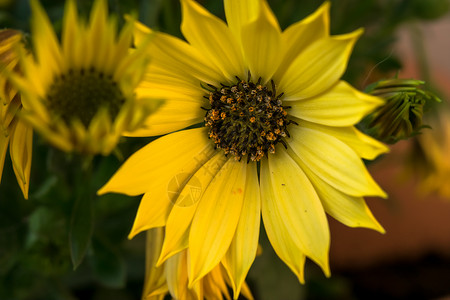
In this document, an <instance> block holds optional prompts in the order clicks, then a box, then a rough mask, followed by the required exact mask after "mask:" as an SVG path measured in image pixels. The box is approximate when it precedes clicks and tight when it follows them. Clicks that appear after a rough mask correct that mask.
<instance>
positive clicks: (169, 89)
mask: <svg viewBox="0 0 450 300" xmlns="http://www.w3.org/2000/svg"><path fill="white" fill-rule="evenodd" d="M138 95H139V98H145V97H148V98H160V99H172V98H180V99H186V101H193V102H198V103H204V102H205V101H204V98H203V96H205V95H207V92H206V91H205V90H204V89H203V88H201V86H200V83H199V81H198V79H196V78H194V77H192V76H186V75H185V74H183V73H181V72H180V71H178V72H177V73H174V72H172V71H170V70H168V69H167V67H160V66H157V65H155V64H154V63H152V64H150V67H149V68H148V69H147V73H146V74H145V75H144V78H143V81H142V82H141V83H140V84H139V88H138Z"/></svg>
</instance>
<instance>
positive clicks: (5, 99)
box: [0, 29, 33, 198]
mask: <svg viewBox="0 0 450 300" xmlns="http://www.w3.org/2000/svg"><path fill="white" fill-rule="evenodd" d="M17 48H22V51H24V52H25V50H24V49H23V43H22V34H21V33H20V32H19V31H16V30H11V29H5V30H0V69H2V70H7V71H8V72H20V68H19V65H18V61H19V56H18V55H17V52H16V49H17ZM0 98H1V99H0V101H1V104H0V130H1V132H0V180H1V178H2V173H3V165H4V162H5V157H6V152H7V150H8V144H9V155H10V156H11V161H12V165H13V169H14V173H15V174H16V178H17V182H18V183H19V186H20V188H21V190H22V193H23V196H24V197H25V198H28V187H29V181H30V170H31V153H32V146H33V130H32V128H31V127H30V126H29V125H28V124H26V123H25V122H23V121H22V120H21V119H20V118H18V117H17V114H18V112H19V111H21V110H22V100H21V97H20V94H19V93H18V92H17V90H16V89H15V88H14V87H13V86H12V85H11V82H10V81H9V80H8V79H7V78H6V77H5V75H4V72H2V74H1V75H0Z"/></svg>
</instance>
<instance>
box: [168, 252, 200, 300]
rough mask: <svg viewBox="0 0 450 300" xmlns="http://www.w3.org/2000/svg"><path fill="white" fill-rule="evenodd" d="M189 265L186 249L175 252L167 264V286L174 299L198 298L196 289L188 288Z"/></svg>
mask: <svg viewBox="0 0 450 300" xmlns="http://www.w3.org/2000/svg"><path fill="white" fill-rule="evenodd" d="M187 266H188V260H187V255H186V251H183V252H181V253H178V254H175V255H174V256H173V257H171V258H170V259H169V260H167V262H166V264H165V270H166V274H167V276H166V278H167V286H168V287H169V292H170V295H171V296H172V297H173V298H174V299H186V300H190V299H197V297H196V295H195V292H194V290H192V289H189V288H188V270H187Z"/></svg>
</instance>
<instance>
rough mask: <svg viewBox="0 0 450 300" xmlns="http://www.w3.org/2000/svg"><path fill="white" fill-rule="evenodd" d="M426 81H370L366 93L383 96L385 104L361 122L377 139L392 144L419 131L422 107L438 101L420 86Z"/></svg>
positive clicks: (438, 100)
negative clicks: (370, 83) (372, 82)
mask: <svg viewBox="0 0 450 300" xmlns="http://www.w3.org/2000/svg"><path fill="white" fill-rule="evenodd" d="M424 83H425V82H423V81H420V80H415V79H398V78H394V79H388V80H381V81H378V82H376V83H374V84H372V85H370V86H369V87H368V88H367V89H366V90H367V91H366V92H367V93H369V94H371V95H374V96H378V97H381V98H383V99H385V100H386V103H385V105H383V106H381V107H380V108H378V109H377V110H376V111H374V112H373V113H372V114H370V115H369V116H367V117H366V118H365V119H364V120H363V121H362V122H361V126H362V127H365V129H366V131H367V133H368V134H369V135H371V136H373V137H375V138H376V139H378V140H380V141H383V142H385V143H388V144H394V143H396V142H398V141H399V140H402V139H407V138H409V137H411V136H414V135H416V134H418V133H419V132H420V130H421V129H422V128H424V127H427V126H426V125H424V124H423V123H422V117H423V108H424V105H425V104H426V103H427V102H429V101H436V102H441V100H440V99H439V98H438V97H437V96H436V95H434V94H433V93H432V92H430V91H425V90H423V89H421V88H420V86H421V85H423V84H424Z"/></svg>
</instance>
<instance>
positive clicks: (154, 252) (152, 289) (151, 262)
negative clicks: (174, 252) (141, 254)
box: [142, 228, 169, 300]
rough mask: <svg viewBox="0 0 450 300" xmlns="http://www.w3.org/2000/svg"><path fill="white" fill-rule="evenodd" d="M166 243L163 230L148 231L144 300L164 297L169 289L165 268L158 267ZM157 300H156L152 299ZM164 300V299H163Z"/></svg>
mask: <svg viewBox="0 0 450 300" xmlns="http://www.w3.org/2000/svg"><path fill="white" fill-rule="evenodd" d="M163 241H164V230H163V228H154V229H150V230H148V231H147V237H146V244H145V280H144V291H143V293H142V296H143V297H142V298H143V299H149V300H150V299H152V298H150V297H151V296H154V297H156V295H161V294H162V297H164V294H166V293H167V292H168V291H169V289H168V287H167V284H166V281H165V271H164V268H163V267H157V266H156V261H157V260H158V256H159V253H160V252H161V247H162V243H163ZM152 300H156V299H152ZM161 300H162V299H161Z"/></svg>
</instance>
